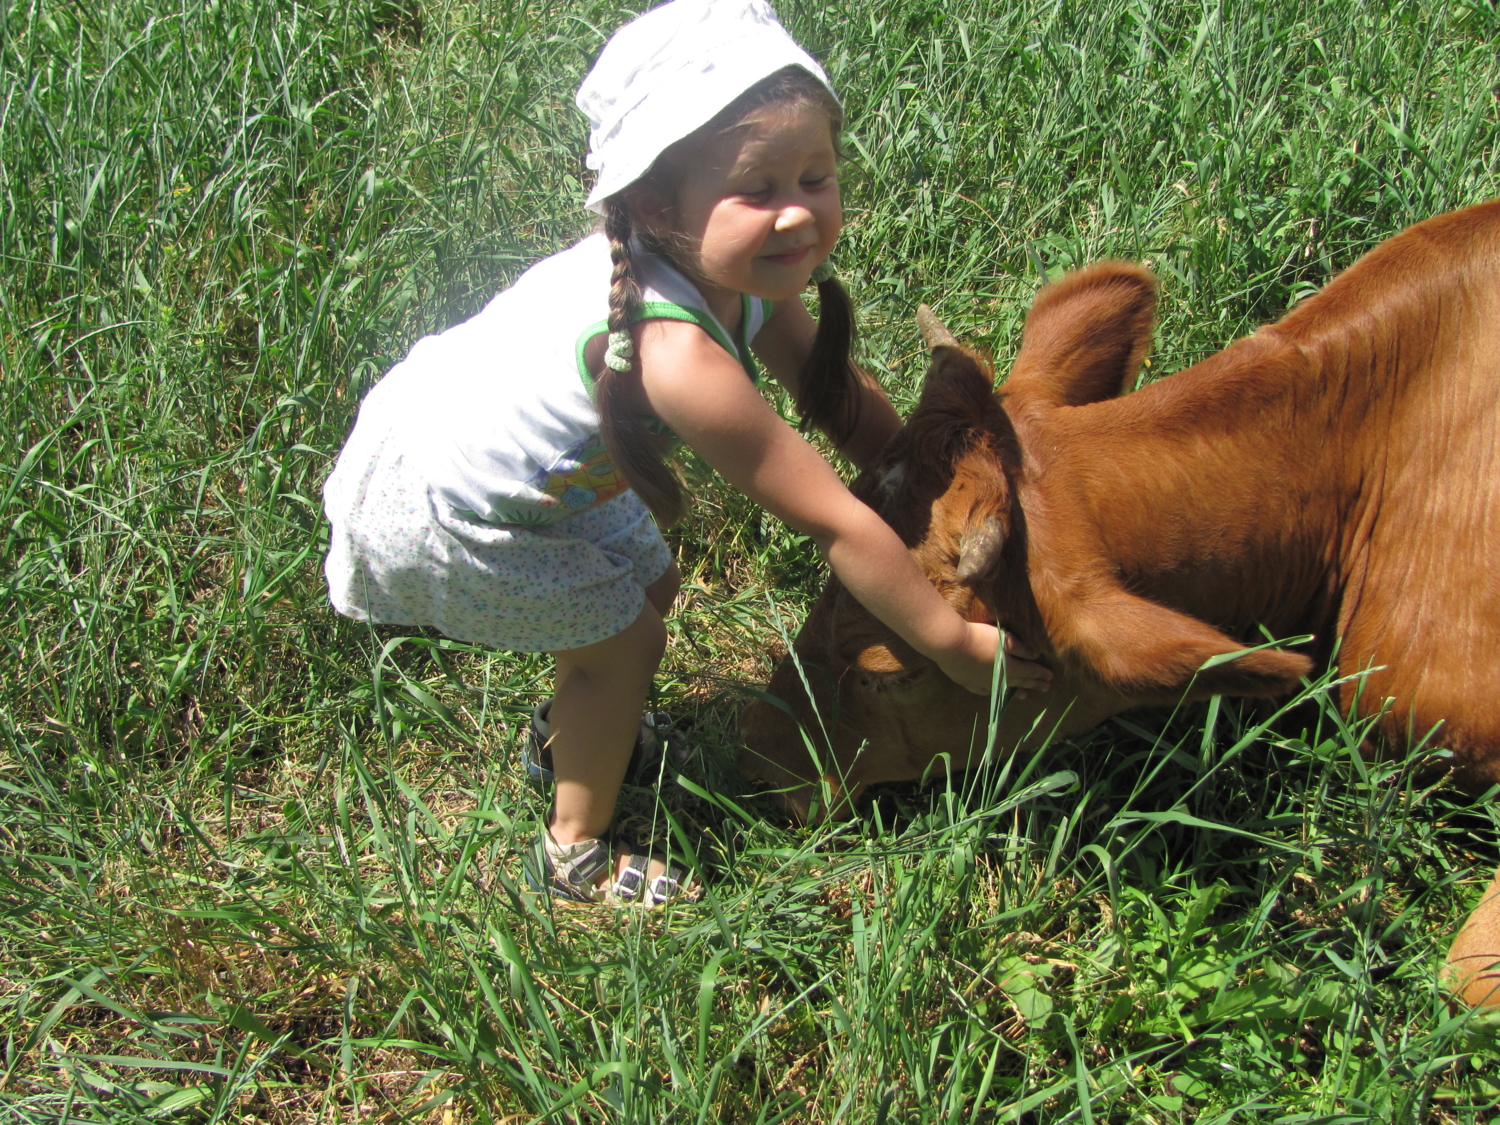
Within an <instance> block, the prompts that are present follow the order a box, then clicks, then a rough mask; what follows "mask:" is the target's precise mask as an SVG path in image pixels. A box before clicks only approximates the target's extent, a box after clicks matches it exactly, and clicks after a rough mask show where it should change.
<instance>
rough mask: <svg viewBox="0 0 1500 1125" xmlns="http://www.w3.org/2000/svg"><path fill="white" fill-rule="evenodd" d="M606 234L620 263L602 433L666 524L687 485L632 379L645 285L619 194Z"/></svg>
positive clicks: (615, 273)
mask: <svg viewBox="0 0 1500 1125" xmlns="http://www.w3.org/2000/svg"><path fill="white" fill-rule="evenodd" d="M604 234H605V236H606V237H607V238H608V239H609V256H610V261H611V262H613V264H614V268H613V269H612V270H611V271H610V276H609V335H610V342H609V350H608V352H607V353H606V355H605V361H604V366H603V367H602V368H601V369H600V372H599V376H598V378H597V379H596V380H595V383H594V401H595V404H596V405H597V406H598V408H599V433H600V436H602V437H603V438H604V445H605V447H606V448H607V449H608V450H609V455H610V457H611V458H613V460H614V463H615V466H616V467H617V468H618V469H619V470H620V471H621V472H622V473H623V474H624V475H625V479H626V480H627V481H629V482H630V487H631V488H633V489H635V492H636V495H638V496H639V497H640V498H641V499H642V500H644V501H645V502H646V506H647V507H648V508H650V509H651V514H652V515H654V516H655V517H656V522H657V523H659V524H661V525H662V526H663V527H670V526H671V525H672V524H674V523H676V522H677V521H678V520H679V519H680V518H681V517H682V512H683V496H682V485H681V483H680V482H679V481H678V480H677V477H676V476H675V475H674V474H673V472H672V470H671V469H669V468H668V467H667V464H666V462H665V461H663V460H662V442H661V439H659V438H658V437H657V436H656V435H654V434H653V433H652V432H651V431H650V430H648V429H647V428H646V426H645V424H644V423H643V422H642V421H641V417H640V415H639V414H638V413H636V410H635V407H634V404H633V403H632V401H631V399H632V396H631V395H630V394H629V387H628V386H627V380H628V379H629V378H630V376H631V375H632V374H634V373H637V368H636V361H635V358H634V349H633V347H632V345H631V341H630V326H631V325H632V324H634V323H635V322H636V321H637V320H639V319H640V315H641V286H640V282H639V281H637V280H636V276H635V269H634V266H633V263H632V261H631V249H630V241H631V222H630V210H629V208H628V207H626V205H625V201H624V200H623V199H621V198H620V197H619V196H611V197H610V198H609V199H606V200H605V201H604Z"/></svg>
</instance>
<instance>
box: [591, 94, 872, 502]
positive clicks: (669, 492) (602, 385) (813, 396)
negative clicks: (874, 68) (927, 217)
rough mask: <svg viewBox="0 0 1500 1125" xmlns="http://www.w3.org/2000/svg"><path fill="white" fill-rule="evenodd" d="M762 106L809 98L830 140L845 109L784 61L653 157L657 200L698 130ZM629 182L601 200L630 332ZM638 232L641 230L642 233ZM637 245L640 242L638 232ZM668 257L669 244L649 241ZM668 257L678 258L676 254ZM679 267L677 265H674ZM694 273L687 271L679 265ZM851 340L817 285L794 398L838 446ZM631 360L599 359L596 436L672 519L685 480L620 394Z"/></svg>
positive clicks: (613, 289) (808, 420)
mask: <svg viewBox="0 0 1500 1125" xmlns="http://www.w3.org/2000/svg"><path fill="white" fill-rule="evenodd" d="M768 105H787V106H799V105H807V106H812V107H814V108H817V109H819V110H821V111H823V112H825V113H827V114H828V119H829V122H830V124H831V125H832V127H833V134H834V142H835V145H837V142H838V134H839V129H840V127H841V126H842V125H843V111H842V109H841V108H840V106H839V104H838V102H837V101H836V100H835V99H834V97H833V95H832V94H830V93H829V92H828V90H827V88H826V87H824V85H823V84H822V83H821V82H819V81H818V80H817V79H815V78H814V77H813V76H812V75H811V74H809V73H808V72H807V71H805V70H803V69H802V68H801V67H798V66H789V67H785V68H783V69H782V70H779V71H777V72H776V73H775V74H772V75H771V76H770V77H768V78H765V79H763V80H761V81H760V82H757V83H756V84H755V85H754V86H752V87H750V88H749V89H748V90H746V91H745V92H744V93H743V94H741V95H740V96H739V97H738V98H736V99H735V100H734V101H733V102H731V103H730V104H729V105H728V106H726V107H725V108H724V109H723V110H721V111H720V112H719V113H718V115H717V116H715V117H714V118H713V120H711V121H710V122H709V123H708V124H707V125H704V126H703V127H702V128H701V129H699V130H698V131H697V132H695V133H693V134H692V135H690V136H688V137H687V138H685V139H684V140H681V141H678V142H677V143H676V144H675V145H673V146H672V147H671V148H669V149H668V150H667V151H666V152H664V153H663V154H662V155H661V156H660V157H658V158H657V161H656V163H655V164H653V165H652V168H651V171H650V172H648V173H647V174H646V175H645V176H644V177H642V180H643V181H646V182H649V183H650V184H651V186H652V187H653V188H655V189H656V190H657V191H658V192H660V193H661V195H662V196H663V197H664V198H668V199H675V197H676V192H675V187H676V183H677V181H678V180H679V179H680V176H681V169H682V163H683V158H684V156H686V155H688V154H690V153H691V151H692V149H693V148H694V147H696V146H695V141H696V142H697V143H701V137H702V134H703V133H705V132H709V131H713V132H722V131H724V130H727V129H732V128H734V127H735V126H736V125H738V124H739V123H740V122H742V121H743V120H745V118H747V117H748V116H750V114H752V113H754V112H755V111H756V110H758V109H762V108H764V107H765V106H768ZM629 190H630V189H626V191H623V192H619V193H617V194H615V195H612V196H610V197H609V198H608V199H606V200H605V201H604V233H605V236H606V237H607V238H608V239H609V253H610V261H611V262H612V263H613V269H612V271H611V273H610V287H609V330H610V332H628V331H629V330H630V326H631V325H632V324H634V323H635V322H636V321H637V320H640V319H641V316H642V309H641V305H642V299H641V286H640V282H639V280H638V278H637V274H636V269H635V266H634V263H633V262H632V254H633V252H634V250H633V247H632V242H633V236H634V235H635V234H636V232H635V230H634V226H633V223H632V221H631V217H630V208H629V205H628V203H627V199H626V196H627V195H628V193H629ZM641 233H644V232H641ZM634 244H635V245H636V246H639V245H640V241H639V240H635V243H634ZM653 249H659V250H661V251H662V252H664V253H666V255H667V256H668V257H669V258H671V257H673V255H672V254H671V252H670V247H655V246H653ZM674 264H676V263H675V261H674ZM678 268H681V267H680V266H679V267H678ZM684 272H686V273H688V276H689V277H691V276H692V274H691V272H689V271H684ZM853 347H854V307H853V305H852V304H851V303H850V301H849V294H848V293H846V292H845V291H844V287H843V285H841V284H840V283H839V280H838V279H837V278H836V277H830V278H829V279H828V280H826V281H823V282H820V283H819V284H818V332H817V336H816V337H815V338H814V339H813V345H812V349H811V351H809V352H808V356H807V360H806V361H805V362H804V363H803V365H802V370H801V371H800V372H799V373H798V379H797V394H796V406H797V413H798V414H800V415H801V416H802V422H803V425H805V426H806V425H811V426H816V427H817V428H818V429H820V430H822V431H823V432H824V433H826V434H827V435H828V436H829V437H830V438H832V439H833V442H834V444H835V445H841V444H842V443H843V442H844V441H845V440H846V439H847V438H848V437H850V436H851V435H852V434H853V433H854V431H855V430H856V429H857V428H858V426H859V410H860V402H861V394H860V391H861V386H862V384H863V383H864V382H865V380H867V379H868V378H869V376H867V375H865V374H864V373H863V372H861V371H860V370H859V368H858V367H856V366H855V365H854V362H853V360H852V359H851V358H850V353H851V352H852V350H853ZM638 362H639V360H637V359H634V358H633V359H632V360H631V368H630V370H629V371H626V372H620V371H615V370H614V369H613V368H611V367H609V366H608V365H605V366H604V367H603V368H602V370H601V371H600V372H599V375H598V377H597V378H596V380H595V383H594V400H595V403H596V405H597V406H598V408H599V418H600V426H599V432H600V435H601V436H602V437H603V438H604V444H605V446H606V447H607V448H608V449H609V453H610V456H611V458H613V460H614V463H615V466H616V467H617V468H618V469H619V470H620V471H621V472H622V473H623V474H624V475H625V479H626V480H627V481H629V482H630V486H631V488H633V489H635V491H636V494H637V495H638V496H640V498H641V499H642V500H644V501H645V503H646V506H647V507H649V508H650V509H651V514H652V515H653V516H655V517H656V521H657V523H659V524H661V525H662V526H663V527H670V526H671V525H672V524H674V523H676V522H677V521H678V520H679V519H681V518H682V515H683V512H684V510H685V507H686V502H685V499H684V494H683V489H682V482H681V481H680V480H679V479H678V478H677V474H675V473H674V472H673V471H672V470H671V469H670V468H668V466H667V463H666V461H665V460H664V459H663V456H662V454H663V444H662V441H661V439H660V438H659V437H657V436H656V435H655V434H653V433H652V432H651V431H650V430H649V429H648V428H647V427H646V424H645V422H644V421H643V420H642V418H641V417H640V415H639V414H637V413H636V411H635V410H634V408H633V406H632V404H631V401H630V395H629V394H627V393H626V389H625V385H624V383H625V376H626V375H627V374H634V373H635V372H636V370H637V368H636V365H637V363H638Z"/></svg>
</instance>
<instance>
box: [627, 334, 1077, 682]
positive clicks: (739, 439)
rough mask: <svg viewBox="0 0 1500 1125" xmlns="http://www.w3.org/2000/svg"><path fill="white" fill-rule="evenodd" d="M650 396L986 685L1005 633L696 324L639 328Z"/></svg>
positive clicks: (899, 618)
mask: <svg viewBox="0 0 1500 1125" xmlns="http://www.w3.org/2000/svg"><path fill="white" fill-rule="evenodd" d="M637 340H638V346H639V349H640V350H639V354H640V358H641V364H640V367H641V371H642V376H641V389H642V394H643V399H644V402H643V405H646V406H648V407H649V408H650V409H651V411H652V412H653V413H655V414H656V415H657V416H658V417H659V418H661V420H662V421H664V422H665V423H666V424H667V425H669V426H671V427H672V429H673V430H674V431H676V433H677V434H678V436H679V437H681V438H682V439H683V440H684V441H685V442H687V443H688V445H690V446H691V447H692V448H693V449H694V450H695V451H696V452H697V453H698V455H699V456H700V457H702V458H703V459H704V460H705V461H707V462H708V463H709V464H710V465H712V466H713V467H714V468H715V469H716V470H718V472H719V473H721V474H722V475H723V476H724V478H725V479H726V480H728V481H729V483H730V484H732V485H734V486H735V487H736V488H738V489H739V490H740V491H742V492H744V493H745V495H747V496H749V497H750V498H751V499H752V500H754V501H755V502H756V503H757V504H759V505H760V506H761V507H763V508H765V509H766V511H768V512H770V513H771V514H772V515H774V516H777V517H778V518H780V519H782V520H784V521H785V522H786V523H788V524H790V525H791V526H792V527H794V528H796V529H797V530H798V531H801V532H802V533H804V534H806V535H808V536H810V537H811V538H812V539H813V541H814V542H816V543H817V545H818V547H819V548H820V549H821V550H822V551H823V553H824V554H825V555H826V556H827V558H828V562H829V565H830V566H832V567H833V570H834V572H835V573H836V574H837V575H838V576H839V579H840V580H841V581H842V582H843V583H844V585H845V586H847V587H848V588H849V591H850V593H852V594H853V595H854V596H855V597H856V598H858V599H859V601H860V603H861V604H862V605H863V606H864V607H865V608H866V609H868V610H869V611H870V612H871V613H873V614H874V615H875V616H876V617H877V618H879V619H880V620H881V621H882V622H884V623H885V624H886V625H888V626H889V627H890V628H891V629H893V630H895V632H896V633H897V634H899V635H900V636H901V638H902V639H903V640H905V641H906V642H907V643H908V644H910V645H911V646H912V647H913V648H915V649H916V650H917V651H918V652H920V653H922V654H923V655H924V656H926V657H928V658H929V659H930V660H932V661H934V662H935V663H936V664H937V665H938V667H940V668H941V669H942V670H943V671H944V672H945V673H946V674H947V675H948V676H949V677H950V678H951V679H953V680H954V681H956V682H957V683H959V684H961V685H962V686H964V687H966V688H968V689H969V690H970V691H974V692H978V693H981V694H983V693H986V692H988V691H989V689H990V679H991V674H992V670H993V665H994V661H995V657H996V650H997V646H998V642H999V633H998V631H997V630H996V629H995V627H994V626H993V625H986V624H983V623H981V622H971V621H965V620H964V619H963V618H962V617H960V616H959V615H958V613H957V612H956V611H955V610H954V609H953V607H952V606H950V605H949V604H948V603H947V602H946V601H944V600H943V598H942V595H940V594H939V593H938V592H937V590H936V589H934V588H933V586H932V584H931V583H929V582H928V581H927V577H926V576H925V575H924V574H923V573H922V571H921V569H920V568H919V567H918V566H917V564H916V562H915V561H914V560H913V559H912V557H911V555H910V553H909V552H908V551H907V549H906V547H905V545H904V544H903V543H902V542H901V540H900V539H899V538H898V537H897V536H896V533H895V532H894V531H892V530H891V529H890V527H889V525H887V524H886V522H885V521H884V520H882V519H881V518H880V517H879V516H878V515H876V514H875V512H874V511H873V510H871V509H870V508H869V507H867V506H866V505H865V504H863V503H861V502H860V501H859V500H857V499H855V497H854V495H853V493H851V492H850V491H849V490H848V489H847V488H845V487H844V484H843V482H842V481H841V480H839V477H838V474H837V473H835V472H834V471H833V468H832V466H830V465H829V464H828V462H826V461H825V460H823V458H822V457H821V456H820V455H819V454H818V451H817V450H815V449H814V448H813V447H812V446H811V445H809V444H808V443H807V442H806V441H805V440H803V438H802V437H801V435H799V434H798V433H797V432H796V431H795V430H793V429H792V428H791V427H790V426H788V425H787V424H786V423H785V422H784V421H782V420H781V418H780V416H779V415H777V413H776V411H775V410H773V409H772V408H771V406H770V404H769V403H767V402H766V400H765V399H763V398H762V397H761V395H760V392H759V391H757V390H756V389H755V387H754V385H753V384H751V382H750V381H749V380H748V379H747V378H746V377H745V373H744V371H743V370H742V369H741V368H740V366H739V364H737V363H736V362H735V361H734V360H733V359H732V358H731V357H730V356H729V355H728V354H727V353H726V352H725V351H724V350H723V349H722V348H720V347H719V346H718V345H717V344H715V343H714V342H713V341H712V340H710V339H709V337H708V336H707V335H706V334H705V333H704V332H703V331H702V330H701V329H699V328H697V327H696V326H694V325H690V324H685V323H682V322H680V321H667V320H653V321H648V322H647V323H645V324H644V325H642V326H641V328H640V329H639V330H638V333H637ZM1006 668H1007V677H1008V680H1009V682H1010V683H1011V684H1012V685H1013V686H1015V687H1021V688H1028V687H1029V688H1046V687H1047V686H1049V684H1050V681H1051V673H1050V672H1049V671H1048V670H1047V669H1045V668H1043V667H1042V666H1041V665H1038V664H1032V663H1030V662H1027V661H1024V660H1010V661H1008V662H1007V665H1006Z"/></svg>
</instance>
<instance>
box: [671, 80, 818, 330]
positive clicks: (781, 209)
mask: <svg viewBox="0 0 1500 1125" xmlns="http://www.w3.org/2000/svg"><path fill="white" fill-rule="evenodd" d="M682 167H683V175H682V179H681V182H680V184H679V187H678V190H677V195H676V199H675V201H674V205H673V206H672V207H670V208H667V209H663V210H661V211H659V212H658V213H657V214H656V215H655V216H649V215H648V216H647V217H645V219H644V222H645V223H646V226H647V229H648V230H651V232H652V233H653V234H655V235H657V237H658V238H660V239H662V240H663V241H664V242H666V244H667V245H668V246H670V247H671V248H672V252H673V255H674V257H677V258H678V259H679V264H680V265H682V266H683V267H684V269H685V271H686V272H687V273H688V274H690V275H691V276H692V278H693V280H694V281H695V282H696V283H697V284H698V287H699V289H701V290H702V291H703V296H704V298H705V299H706V300H707V301H708V302H709V305H710V307H713V308H714V311H715V312H716V313H718V314H719V316H720V318H721V319H722V318H723V317H724V316H725V314H726V312H729V313H730V315H733V312H732V311H731V305H732V304H733V303H734V302H737V300H738V294H740V293H748V294H750V295H751V296H753V297H764V298H766V299H768V300H772V301H785V300H789V299H791V298H792V297H795V296H797V295H798V294H799V293H800V292H801V291H802V289H803V288H804V287H805V286H806V285H807V282H808V278H809V277H810V276H811V274H812V271H813V270H814V269H815V268H816V267H817V266H818V265H819V264H820V263H821V262H822V261H823V259H824V258H826V257H828V255H829V254H830V253H832V251H833V244H834V241H835V240H836V239H837V238H838V234H839V230H840V228H841V227H842V226H843V224H844V212H843V207H842V205H841V203H840V201H839V183H838V153H837V152H836V151H835V149H834V144H833V127H832V125H831V123H830V122H829V120H828V115H827V114H826V113H824V112H822V111H821V110H819V109H817V108H815V107H812V106H804V105H792V106H786V105H770V106H765V107H763V108H762V109H759V110H757V111H756V112H754V113H752V114H751V115H750V116H749V117H747V118H746V119H745V120H744V121H742V122H740V123H739V124H738V125H736V126H735V127H734V128H732V129H729V130H726V131H725V132H723V133H719V134H716V135H713V136H712V137H710V139H709V140H708V141H707V143H705V144H704V145H702V146H698V147H695V148H694V149H692V150H690V151H688V152H686V153H684V154H683V157H682ZM663 226H667V227H668V229H665V230H664V229H661V228H662V227H663ZM721 305H723V306H724V309H725V311H720V306H721Z"/></svg>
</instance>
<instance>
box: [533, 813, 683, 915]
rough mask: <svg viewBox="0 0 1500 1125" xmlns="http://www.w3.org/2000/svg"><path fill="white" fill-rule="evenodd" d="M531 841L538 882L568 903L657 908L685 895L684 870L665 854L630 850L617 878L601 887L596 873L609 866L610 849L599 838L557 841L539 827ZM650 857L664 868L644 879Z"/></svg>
mask: <svg viewBox="0 0 1500 1125" xmlns="http://www.w3.org/2000/svg"><path fill="white" fill-rule="evenodd" d="M537 842H538V844H540V847H539V848H538V849H537V852H538V858H539V859H540V861H541V862H540V864H539V866H540V868H541V872H542V880H541V881H542V883H543V886H544V887H545V889H546V890H547V891H548V892H550V893H551V894H553V895H556V896H557V897H558V898H561V899H566V900H568V901H569V902H612V903H615V904H617V905H641V906H660V905H661V904H662V903H664V902H667V901H669V900H671V899H675V898H681V897H683V895H684V894H685V893H686V884H687V881H688V876H689V875H690V872H689V871H688V869H687V868H686V867H684V866H683V865H682V864H680V863H673V862H672V860H671V859H670V858H669V857H667V856H665V855H659V854H656V853H652V852H637V851H634V850H632V851H631V853H630V859H629V860H627V861H626V867H625V870H624V871H622V872H620V876H619V878H617V879H616V880H615V881H614V882H613V883H610V884H608V885H605V884H604V883H602V882H601V881H600V878H599V877H600V875H601V874H603V873H604V872H605V871H607V870H609V868H610V867H611V866H612V864H611V862H610V859H611V852H610V849H609V848H608V847H606V846H605V844H604V841H603V840H580V841H578V842H577V843H576V844H559V843H558V842H557V841H556V840H554V839H553V838H552V833H551V832H549V831H548V830H547V829H545V828H544V829H542V830H541V831H540V832H538V833H537ZM652 859H657V860H659V861H660V862H661V863H662V864H664V865H665V870H664V871H663V872H662V873H661V874H660V875H657V876H656V877H655V878H651V877H650V865H651V861H652ZM537 889H539V890H540V889H542V887H538V888H537Z"/></svg>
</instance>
